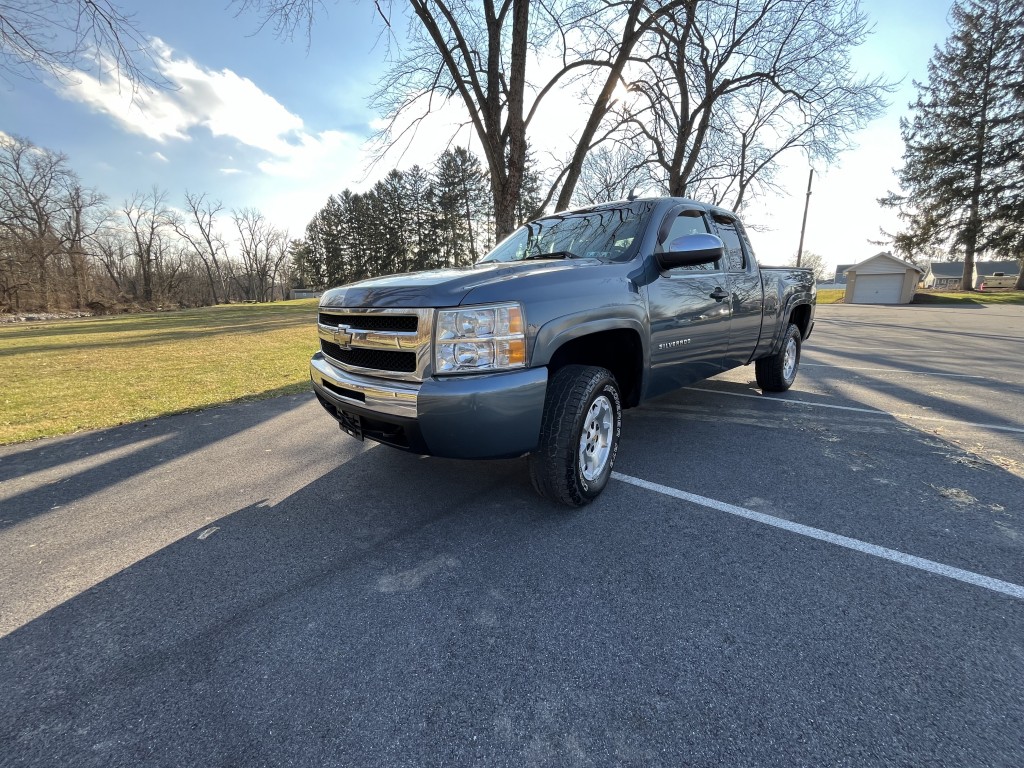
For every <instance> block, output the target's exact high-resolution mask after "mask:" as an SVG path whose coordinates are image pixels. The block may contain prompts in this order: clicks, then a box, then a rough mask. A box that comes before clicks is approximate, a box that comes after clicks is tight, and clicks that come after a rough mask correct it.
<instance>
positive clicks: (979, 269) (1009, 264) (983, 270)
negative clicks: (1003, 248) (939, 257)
mask: <svg viewBox="0 0 1024 768" xmlns="http://www.w3.org/2000/svg"><path fill="white" fill-rule="evenodd" d="M929 267H930V268H931V271H932V274H933V275H934V276H935V277H963V274H964V263H963V262H962V261H933V262H932V263H931V264H930V265H929ZM974 268H975V274H978V275H994V274H995V273H996V272H1002V273H1004V274H1007V275H1016V274H1017V273H1019V272H1020V264H1019V263H1018V262H1016V261H976V262H974Z"/></svg>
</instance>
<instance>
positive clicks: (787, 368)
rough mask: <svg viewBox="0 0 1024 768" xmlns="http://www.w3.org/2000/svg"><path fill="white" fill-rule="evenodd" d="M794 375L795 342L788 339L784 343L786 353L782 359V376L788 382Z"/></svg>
mask: <svg viewBox="0 0 1024 768" xmlns="http://www.w3.org/2000/svg"><path fill="white" fill-rule="evenodd" d="M794 373H796V341H795V340H794V339H789V340H788V341H787V342H786V351H785V354H784V356H783V358H782V375H783V377H784V378H785V379H786V381H789V380H790V379H791V378H793V374H794Z"/></svg>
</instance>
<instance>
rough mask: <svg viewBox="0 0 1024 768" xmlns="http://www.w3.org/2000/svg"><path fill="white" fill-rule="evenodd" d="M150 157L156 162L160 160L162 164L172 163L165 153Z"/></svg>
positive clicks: (157, 153)
mask: <svg viewBox="0 0 1024 768" xmlns="http://www.w3.org/2000/svg"><path fill="white" fill-rule="evenodd" d="M150 157H152V158H153V159H154V160H159V161H160V162H161V163H169V162H171V161H170V160H168V159H167V157H166V156H165V155H164V153H163V152H154V153H153V154H152V155H150Z"/></svg>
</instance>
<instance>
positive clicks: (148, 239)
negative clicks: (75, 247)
mask: <svg viewBox="0 0 1024 768" xmlns="http://www.w3.org/2000/svg"><path fill="white" fill-rule="evenodd" d="M121 210H122V213H124V217H125V220H126V221H127V223H128V229H129V233H130V235H131V239H132V254H133V255H134V257H135V262H136V266H137V267H138V270H139V276H140V278H141V280H142V296H141V298H142V300H143V301H145V302H147V303H148V302H152V301H153V300H154V298H155V297H158V296H159V288H160V282H159V281H160V279H161V277H162V272H163V267H164V264H165V259H166V258H167V255H168V249H169V247H170V243H169V242H168V240H167V233H168V231H169V230H171V220H172V214H171V210H170V209H169V208H168V207H167V193H166V192H165V191H163V190H160V189H158V188H157V187H153V188H152V189H151V190H150V191H149V192H146V193H142V192H136V193H135V194H134V195H133V196H132V198H131V199H130V200H126V201H125V204H124V207H123V208H122V209H121Z"/></svg>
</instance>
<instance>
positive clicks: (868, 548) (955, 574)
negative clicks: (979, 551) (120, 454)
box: [612, 472, 1024, 600]
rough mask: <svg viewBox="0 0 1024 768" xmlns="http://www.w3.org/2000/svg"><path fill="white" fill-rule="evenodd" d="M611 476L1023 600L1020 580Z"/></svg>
mask: <svg viewBox="0 0 1024 768" xmlns="http://www.w3.org/2000/svg"><path fill="white" fill-rule="evenodd" d="M612 477H613V478H615V479H616V480H621V481H622V482H624V483H629V484H630V485H635V486H637V487H639V488H644V489H646V490H648V491H654V492H655V493H660V494H662V495H664V496H671V497H672V498H674V499H680V500H682V501H689V502H690V503H692V504H699V505H700V506H702V507H709V508H710V509H716V510H718V511H719V512H726V513H728V514H730V515H736V516H737V517H742V518H745V519H747V520H753V521H754V522H756V523H763V524H764V525H770V526H772V527H773V528H780V529H782V530H784V531H789V532H790V533H796V534H799V535H800V536H806V537H808V538H810V539H817V540H818V541H824V542H827V543H829V544H835V545H836V546H837V547H844V548H845V549H852V550H854V551H856V552H862V553H863V554H865V555H872V556H873V557H880V558H882V559H883V560H890V561H892V562H894V563H899V564H900V565H906V566H909V567H910V568H916V569H918V570H920V571H927V572H928V573H934V574H936V575H937V576H945V577H946V578H948V579H955V580H957V581H963V582H966V583H967V584H973V585H974V586H976V587H982V588H983V589H989V590H991V591H993V592H999V593H1000V594H1003V595H1009V596H1010V597H1016V598H1017V599H1018V600H1024V587H1022V586H1020V585H1018V584H1011V583H1010V582H1008V581H1000V580H999V579H993V578H991V577H989V576H982V575H981V574H980V573H974V572H973V571H965V570H963V569H962V568H954V567H953V566H951V565H944V564H943V563H936V562H935V561H934V560H925V559H924V558H922V557H915V556H914V555H908V554H907V553H906V552H900V551H899V550H895V549H889V548H888V547H880V546H878V545H877V544H869V543H868V542H866V541H860V540H859V539H851V538H850V537H848V536H840V535H839V534H837V533H830V532H829V531H823V530H821V529H820V528H812V527H810V526H809V525H801V524H800V523H794V522H792V521H790V520H783V519H782V518H781V517H772V516H771V515H765V514H763V513H761V512H755V511H754V510H752V509H746V508H745V507H737V506H734V505H732V504H726V503H725V502H724V501H717V500H715V499H709V498H707V497H705V496H698V495H697V494H694V493H687V492H686V491H680V490H677V489H675V488H670V487H669V486H667V485H659V484H658V483H651V482H649V481H647V480H641V479H640V478H638V477H632V476H631V475H624V474H622V473H621V472H612Z"/></svg>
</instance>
